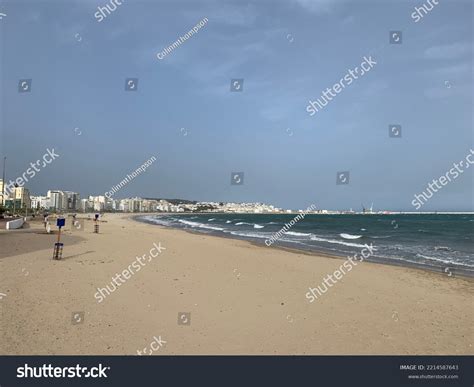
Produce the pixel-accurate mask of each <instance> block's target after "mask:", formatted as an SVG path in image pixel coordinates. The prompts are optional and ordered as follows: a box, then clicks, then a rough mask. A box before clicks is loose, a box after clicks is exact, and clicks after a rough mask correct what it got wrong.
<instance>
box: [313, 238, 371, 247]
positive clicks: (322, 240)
mask: <svg viewBox="0 0 474 387" xmlns="http://www.w3.org/2000/svg"><path fill="white" fill-rule="evenodd" d="M311 240H312V241H318V242H326V243H334V244H338V245H344V246H350V247H361V248H362V247H366V245H361V244H359V243H350V242H343V241H338V240H335V239H326V238H320V237H317V236H311Z"/></svg>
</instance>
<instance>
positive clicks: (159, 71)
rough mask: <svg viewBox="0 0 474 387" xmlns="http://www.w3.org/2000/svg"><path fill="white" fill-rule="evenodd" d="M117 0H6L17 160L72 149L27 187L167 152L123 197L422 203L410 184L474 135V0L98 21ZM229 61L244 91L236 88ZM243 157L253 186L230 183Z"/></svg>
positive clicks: (99, 187)
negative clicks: (128, 86)
mask: <svg viewBox="0 0 474 387" xmlns="http://www.w3.org/2000/svg"><path fill="white" fill-rule="evenodd" d="M109 1H110V0H109ZM107 3H108V1H105V0H94V1H90V0H81V1H78V2H75V1H49V2H44V1H40V0H35V1H21V0H15V1H2V2H0V12H4V13H6V14H7V16H6V17H4V18H3V19H2V20H0V34H1V59H2V61H1V90H2V93H1V107H2V111H1V121H0V125H1V134H2V136H1V137H0V146H1V148H0V153H1V154H2V155H6V156H7V157H8V161H7V167H8V168H7V177H8V178H14V177H17V176H19V175H21V174H22V173H23V172H24V171H25V170H26V168H28V166H29V163H30V161H35V160H36V159H38V158H40V157H41V156H42V155H43V154H44V153H45V152H46V149H47V148H54V149H55V150H56V151H57V153H59V154H60V155H61V156H60V158H59V159H58V160H56V161H54V162H53V163H52V164H51V165H49V166H47V167H46V168H45V169H44V170H42V171H41V172H39V173H38V174H37V175H36V176H35V177H34V178H33V179H31V181H29V182H28V184H27V187H28V188H29V189H30V191H31V192H32V193H33V194H45V192H46V191H47V190H48V189H64V190H71V191H77V192H79V193H80V194H81V196H83V197H85V196H87V195H89V194H103V193H104V192H106V191H108V190H110V189H111V187H112V186H114V185H116V184H117V183H119V182H120V181H121V180H122V179H123V178H124V177H125V176H126V174H127V173H130V172H132V171H133V170H135V169H136V168H137V167H139V166H140V165H141V164H142V163H143V162H145V161H146V160H147V159H149V158H150V157H151V156H155V157H157V161H156V162H155V163H154V164H153V165H152V166H151V167H149V168H148V169H147V171H146V172H145V173H143V174H142V175H140V176H139V177H137V178H136V179H135V180H133V181H132V182H131V183H130V184H128V185H127V186H126V187H124V188H123V189H122V190H121V191H120V192H119V193H117V194H116V197H127V196H135V195H137V196H142V197H167V198H184V199H192V200H203V201H206V200H213V201H260V202H267V203H271V204H275V205H277V206H281V207H286V208H305V207H307V206H309V205H310V204H312V203H314V204H316V205H317V206H318V207H320V208H330V209H348V208H350V207H352V208H354V209H360V205H361V203H364V204H365V205H370V204H371V203H372V202H373V203H374V209H377V210H379V209H390V210H413V209H414V207H413V206H412V205H411V201H412V200H413V195H414V194H415V193H419V192H421V191H423V190H424V189H425V188H426V185H427V184H428V183H429V182H431V180H432V179H433V178H437V177H439V176H440V175H443V174H445V173H446V172H447V171H448V170H449V169H450V168H452V164H453V163H454V162H458V161H459V160H461V159H464V158H465V156H466V155H467V154H468V153H469V149H470V148H472V147H473V123H474V122H473V115H472V107H473V90H474V88H473V30H472V28H473V5H472V2H471V1H467V0H466V1H464V0H463V1H459V0H457V1H455V0H451V1H442V0H440V1H439V5H437V6H436V7H434V9H433V10H432V11H431V12H430V13H429V14H427V15H425V16H424V17H423V19H422V20H420V21H419V22H418V23H415V21H414V20H413V19H412V17H411V14H412V12H413V11H414V7H415V6H417V7H420V6H421V5H422V4H423V2H422V1H413V0H411V1H405V2H403V1H372V2H360V1H357V2H356V1H353V2H344V1H339V0H332V1H329V0H313V1H311V0H287V1H253V2H247V1H245V2H244V1H218V2H217V1H200V0H198V1H187V2H185V1H168V2H164V1H134V0H122V5H120V6H118V7H117V9H116V10H115V11H114V12H113V13H111V14H110V15H109V16H107V18H106V19H104V20H103V21H102V22H98V21H97V19H96V18H95V17H94V13H95V12H96V11H97V7H98V6H101V7H103V6H105V4H107ZM203 18H207V19H208V22H207V24H206V25H205V26H204V27H202V28H201V29H200V30H199V32H198V33H197V34H195V35H193V36H192V37H191V38H190V39H188V40H187V41H186V42H184V43H183V44H182V45H181V46H179V47H177V48H176V49H175V50H174V51H173V52H171V53H170V54H169V55H167V56H166V57H165V58H164V59H163V60H158V59H157V57H156V54H157V53H158V52H160V51H162V50H163V49H164V48H165V47H167V46H169V45H171V44H172V43H173V42H174V41H176V40H177V39H178V38H179V36H183V35H184V34H185V33H186V32H187V31H189V30H190V29H191V28H192V27H193V26H194V25H196V24H197V23H198V22H199V21H200V20H202V19H203ZM394 30H401V31H402V33H403V43H402V44H400V45H390V44H389V42H388V40H389V31H394ZM369 55H372V57H373V58H374V59H375V60H376V61H377V65H376V66H375V67H374V68H373V69H372V70H371V71H370V72H369V73H367V74H366V75H364V76H363V77H362V78H360V79H358V80H357V81H356V82H354V83H353V84H352V85H350V86H348V87H346V88H345V89H344V90H343V91H342V92H341V93H340V94H338V95H337V97H336V98H335V99H334V100H333V101H331V102H330V103H329V104H328V105H327V106H326V107H325V108H324V109H323V110H321V111H320V112H318V113H317V114H316V115H314V116H313V117H310V116H309V114H308V113H307V111H306V106H307V105H308V101H309V100H310V99H312V100H315V99H316V98H318V97H319V96H320V94H321V92H322V91H323V90H325V89H326V88H328V87H331V86H332V85H333V84H335V83H336V82H338V81H339V79H340V78H341V77H343V76H344V75H345V74H346V72H347V70H348V69H350V68H351V69H352V68H354V67H355V66H358V65H359V64H360V63H361V62H362V60H363V57H364V56H369ZM126 78H138V79H139V83H138V91H136V92H127V91H125V90H124V86H125V79H126ZM232 78H243V79H244V88H243V92H230V80H231V79H232ZM20 79H32V89H31V92H30V93H19V92H18V82H19V80H20ZM389 124H400V125H402V138H390V137H389V135H388V125H389ZM75 128H79V129H76V130H75ZM181 128H185V129H184V130H181ZM186 132H187V135H186V136H185V135H183V134H184V133H186ZM79 133H80V135H78V134H79ZM236 171H238V172H240V171H242V172H244V174H245V177H244V184H243V185H239V186H235V185H231V184H230V174H231V172H236ZM338 171H349V172H350V183H349V184H348V185H336V173H337V172H338ZM473 196H474V195H473V172H472V169H470V170H467V171H466V172H464V174H462V175H461V176H460V177H459V178H458V179H456V180H455V181H453V182H452V183H450V184H448V185H447V186H445V187H444V188H443V189H442V190H441V191H440V192H438V193H437V194H436V195H435V196H434V197H433V198H432V199H431V200H430V201H429V202H428V203H427V204H426V205H425V206H423V210H471V211H472V210H474V205H473Z"/></svg>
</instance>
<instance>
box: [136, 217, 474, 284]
mask: <svg viewBox="0 0 474 387" xmlns="http://www.w3.org/2000/svg"><path fill="white" fill-rule="evenodd" d="M296 215H297V214H231V213H225V214H222V213H220V214H217V213H206V214H179V215H178V214H162V215H161V214H159V215H146V216H139V217H138V218H137V220H139V221H143V222H147V223H151V224H156V225H159V226H165V227H173V228H179V229H184V230H188V231H192V232H198V233H203V234H212V235H217V236H222V237H229V238H236V239H243V240H248V241H252V242H255V243H257V244H262V245H263V246H265V245H272V246H274V247H285V248H292V249H296V250H302V251H306V252H314V253H323V254H330V255H336V256H340V257H348V256H351V257H352V256H354V255H356V254H359V255H360V254H361V251H362V250H363V249H364V248H365V247H366V246H367V245H369V246H370V245H372V246H374V247H375V249H376V250H375V252H374V254H373V255H372V256H370V257H368V258H367V259H366V260H368V261H373V262H379V263H386V264H392V265H403V266H415V267H418V268H423V269H427V270H433V271H438V272H441V273H445V274H446V275H448V276H456V275H461V276H474V214H396V215H395V214H394V215H376V214H370V215H363V214H334V215H320V214H308V215H306V216H304V218H303V219H300V220H297V219H295V217H296ZM294 219H295V221H293V222H292V223H293V225H290V222H291V221H292V220H294ZM285 224H287V225H289V227H287V231H286V232H282V233H280V237H279V238H278V237H275V234H276V233H278V232H279V231H280V230H282V228H283V227H284V226H285ZM272 237H275V238H276V241H275V242H274V243H271V238H272ZM275 238H274V239H275ZM365 251H367V250H365Z"/></svg>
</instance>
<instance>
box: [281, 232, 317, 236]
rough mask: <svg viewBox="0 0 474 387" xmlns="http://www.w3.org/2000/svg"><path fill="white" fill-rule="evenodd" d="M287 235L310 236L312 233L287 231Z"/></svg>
mask: <svg viewBox="0 0 474 387" xmlns="http://www.w3.org/2000/svg"><path fill="white" fill-rule="evenodd" d="M285 234H286V235H294V236H310V235H311V234H310V233H305V232H296V231H287V232H286V233H285Z"/></svg>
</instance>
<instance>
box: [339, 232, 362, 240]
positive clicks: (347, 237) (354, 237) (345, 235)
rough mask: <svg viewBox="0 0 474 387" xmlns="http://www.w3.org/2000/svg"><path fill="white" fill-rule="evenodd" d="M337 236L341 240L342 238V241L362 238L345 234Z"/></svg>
mask: <svg viewBox="0 0 474 387" xmlns="http://www.w3.org/2000/svg"><path fill="white" fill-rule="evenodd" d="M339 236H340V237H341V238H344V239H359V238H362V235H352V234H345V233H342V234H339Z"/></svg>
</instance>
